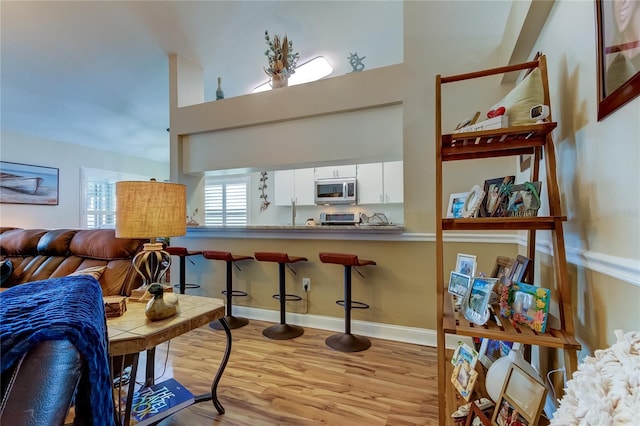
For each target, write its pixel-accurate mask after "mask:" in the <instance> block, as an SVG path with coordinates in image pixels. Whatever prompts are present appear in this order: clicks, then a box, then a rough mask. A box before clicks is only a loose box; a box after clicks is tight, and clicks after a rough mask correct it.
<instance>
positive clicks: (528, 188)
mask: <svg viewBox="0 0 640 426" xmlns="http://www.w3.org/2000/svg"><path fill="white" fill-rule="evenodd" d="M510 190H511V194H510V195H509V199H508V201H507V215H508V216H509V217H535V216H537V215H538V210H539V209H540V205H541V201H540V191H541V190H542V182H540V181H537V182H525V183H520V184H517V185H512V186H511V189H510Z"/></svg>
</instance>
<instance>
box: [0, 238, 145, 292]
mask: <svg viewBox="0 0 640 426" xmlns="http://www.w3.org/2000/svg"><path fill="white" fill-rule="evenodd" d="M0 231H1V233H0V255H1V260H3V261H4V260H9V261H10V262H11V265H12V269H13V271H12V272H11V274H10V275H9V276H8V277H6V279H5V280H4V281H3V283H2V287H13V286H14V285H18V284H23V283H26V282H29V281H39V280H44V279H47V278H56V277H62V276H65V275H69V274H71V273H74V272H77V271H80V270H83V269H87V268H92V267H102V266H104V267H105V269H104V271H103V272H102V273H101V274H100V277H99V279H98V281H99V282H100V286H101V287H102V293H103V294H104V295H105V296H116V295H123V296H129V295H130V294H131V290H133V289H134V288H138V287H140V285H141V284H142V278H141V277H140V275H139V274H138V273H137V272H136V271H135V269H134V268H133V266H132V264H131V259H133V256H135V254H136V253H138V251H140V250H141V249H142V245H143V244H144V243H145V242H147V241H146V240H143V239H130V238H116V236H115V230H113V229H85V230H78V229H53V230H46V229H20V228H2V229H0ZM3 275H4V274H3ZM3 278H4V277H3Z"/></svg>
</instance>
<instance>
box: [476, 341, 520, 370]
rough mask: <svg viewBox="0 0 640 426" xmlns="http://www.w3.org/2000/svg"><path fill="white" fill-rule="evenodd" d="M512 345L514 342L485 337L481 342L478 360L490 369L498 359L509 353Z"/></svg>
mask: <svg viewBox="0 0 640 426" xmlns="http://www.w3.org/2000/svg"><path fill="white" fill-rule="evenodd" d="M512 347H513V342H506V341H503V340H494V339H487V338H484V339H482V342H481V343H480V350H479V351H478V360H479V361H480V363H481V364H482V365H484V367H485V368H487V369H488V368H489V367H491V364H493V363H494V362H495V361H496V360H498V359H499V358H502V357H503V356H507V355H509V352H511V348H512Z"/></svg>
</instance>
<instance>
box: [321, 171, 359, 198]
mask: <svg viewBox="0 0 640 426" xmlns="http://www.w3.org/2000/svg"><path fill="white" fill-rule="evenodd" d="M356 190H357V185H356V178H355V177H352V178H336V179H317V180H316V183H315V201H316V204H320V205H330V204H356V201H357V193H356Z"/></svg>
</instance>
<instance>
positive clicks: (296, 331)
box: [253, 251, 308, 340]
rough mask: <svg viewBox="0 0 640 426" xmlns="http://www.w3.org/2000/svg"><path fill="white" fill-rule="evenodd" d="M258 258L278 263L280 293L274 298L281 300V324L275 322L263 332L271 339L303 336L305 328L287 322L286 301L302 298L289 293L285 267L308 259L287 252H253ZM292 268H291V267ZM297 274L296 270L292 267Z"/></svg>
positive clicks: (262, 260)
mask: <svg viewBox="0 0 640 426" xmlns="http://www.w3.org/2000/svg"><path fill="white" fill-rule="evenodd" d="M253 255H254V256H255V258H256V260H258V261H261V262H275V263H277V264H278V284H279V285H278V289H279V291H278V294H274V295H273V298H274V299H277V300H279V301H280V324H275V325H272V326H270V327H267V328H265V329H264V330H263V331H262V334H263V335H264V336H265V337H268V338H269V339H275V340H287V339H293V338H294V337H298V336H302V335H303V334H304V329H303V328H302V327H300V326H297V325H291V324H287V322H286V302H287V301H298V300H302V298H301V297H300V296H298V295H295V294H287V291H286V285H285V274H284V267H285V265H287V264H289V263H296V262H306V261H307V260H308V259H307V258H306V257H301V256H289V255H288V254H287V253H278V252H264V251H262V252H259V251H257V252H255V253H253ZM290 269H291V268H290ZM291 271H292V272H293V273H294V274H295V271H293V269H291Z"/></svg>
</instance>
